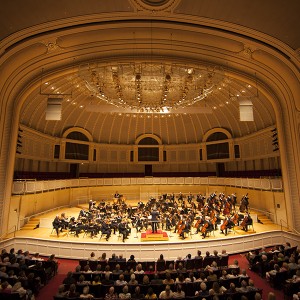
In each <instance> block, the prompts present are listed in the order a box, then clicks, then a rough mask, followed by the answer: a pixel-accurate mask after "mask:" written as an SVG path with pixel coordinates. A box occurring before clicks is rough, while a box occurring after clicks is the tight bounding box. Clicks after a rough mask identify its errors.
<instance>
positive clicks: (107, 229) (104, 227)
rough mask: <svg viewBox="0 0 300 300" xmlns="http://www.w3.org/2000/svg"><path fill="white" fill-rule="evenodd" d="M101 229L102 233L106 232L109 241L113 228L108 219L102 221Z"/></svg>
mask: <svg viewBox="0 0 300 300" xmlns="http://www.w3.org/2000/svg"><path fill="white" fill-rule="evenodd" d="M100 231H101V233H102V234H106V240H107V241H108V239H109V238H110V236H111V228H110V226H109V221H108V220H106V221H102V224H101V229H100Z"/></svg>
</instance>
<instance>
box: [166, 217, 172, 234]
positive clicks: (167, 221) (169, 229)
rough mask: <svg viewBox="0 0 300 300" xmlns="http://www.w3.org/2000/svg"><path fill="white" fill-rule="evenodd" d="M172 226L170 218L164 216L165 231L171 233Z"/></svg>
mask: <svg viewBox="0 0 300 300" xmlns="http://www.w3.org/2000/svg"><path fill="white" fill-rule="evenodd" d="M173 226H174V225H173V224H172V219H171V218H170V215H169V214H166V230H168V231H171V229H172V227H173Z"/></svg>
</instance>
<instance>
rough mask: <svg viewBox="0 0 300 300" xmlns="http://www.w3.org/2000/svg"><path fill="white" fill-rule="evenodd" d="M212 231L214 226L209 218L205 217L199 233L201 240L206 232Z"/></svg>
mask: <svg viewBox="0 0 300 300" xmlns="http://www.w3.org/2000/svg"><path fill="white" fill-rule="evenodd" d="M213 230H214V226H213V224H212V222H211V220H210V218H209V217H207V219H205V221H204V224H203V226H202V228H201V233H202V239H205V238H206V235H207V233H208V232H211V231H213Z"/></svg>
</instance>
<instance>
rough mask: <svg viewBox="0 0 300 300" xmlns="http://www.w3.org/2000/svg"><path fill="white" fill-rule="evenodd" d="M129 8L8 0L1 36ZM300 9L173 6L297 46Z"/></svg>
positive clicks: (113, 2) (231, 1) (289, 4)
mask: <svg viewBox="0 0 300 300" xmlns="http://www.w3.org/2000/svg"><path fill="white" fill-rule="evenodd" d="M149 2H150V1H149ZM154 2H159V1H154ZM160 2H162V1H160ZM130 11H134V8H133V7H132V5H131V2H130V1H129V0H109V1H103V0H102V1H101V0H88V1H82V0H60V1H53V0H43V1H40V0H26V1H24V0H12V1H5V3H2V4H1V10H0V39H3V38H5V37H7V36H9V35H10V34H12V33H15V32H17V31H19V30H22V29H25V28H28V27H31V26H34V25H38V24H41V23H46V22H50V21H55V20H60V19H66V18H72V17H78V16H85V15H93V14H100V13H116V12H119V13H122V12H130ZM299 11H300V1H299V0H289V1H283V0H263V1H262V0H251V1H245V0H241V1H236V0H226V1H220V0H184V1H180V2H179V4H178V5H177V7H175V9H174V13H176V14H183V15H190V16H196V17H203V18H207V19H215V20H220V21H225V22H229V23H233V24H238V25H242V26H245V27H247V28H252V29H254V30H257V31H259V32H262V33H265V34H267V35H270V36H272V37H275V38H277V39H278V40H280V41H282V42H284V43H285V44H287V45H289V46H290V47H291V48H293V49H294V50H296V49H299V48H300V18H299Z"/></svg>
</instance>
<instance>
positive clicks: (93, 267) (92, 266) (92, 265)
mask: <svg viewBox="0 0 300 300" xmlns="http://www.w3.org/2000/svg"><path fill="white" fill-rule="evenodd" d="M98 263H99V262H98V261H97V260H89V262H88V264H89V266H90V269H91V270H92V271H96V269H97V266H98Z"/></svg>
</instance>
